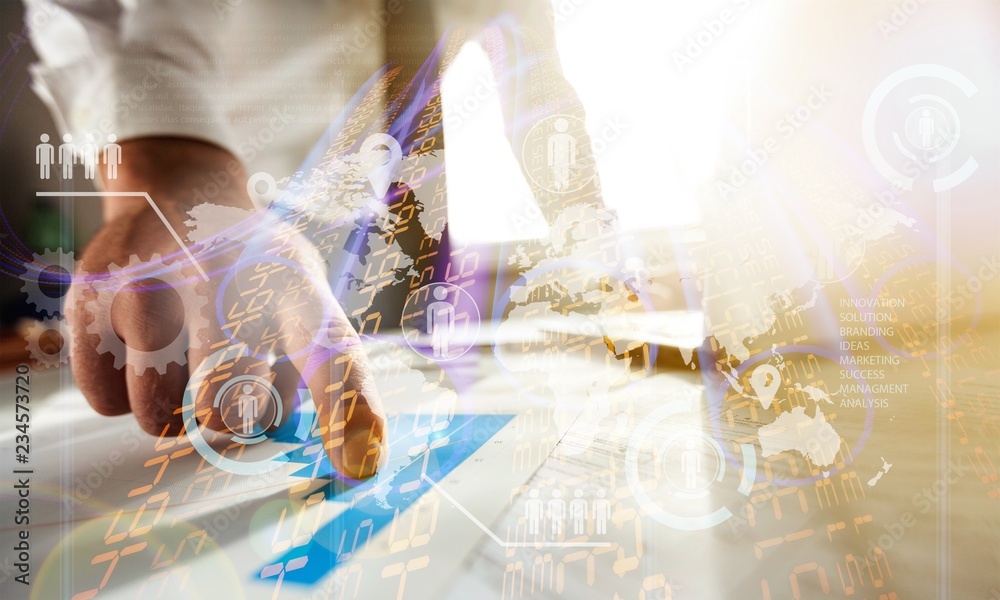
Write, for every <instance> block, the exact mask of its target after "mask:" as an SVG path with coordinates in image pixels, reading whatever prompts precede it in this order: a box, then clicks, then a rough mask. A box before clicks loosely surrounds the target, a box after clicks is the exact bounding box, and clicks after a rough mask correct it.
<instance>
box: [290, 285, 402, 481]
mask: <svg viewBox="0 0 1000 600" xmlns="http://www.w3.org/2000/svg"><path fill="white" fill-rule="evenodd" d="M332 310H333V312H334V315H333V318H332V319H331V320H330V321H329V322H328V324H327V325H326V326H324V328H323V331H321V332H320V335H321V336H326V337H327V338H328V339H329V340H331V342H332V344H330V346H331V347H330V348H326V347H323V346H315V347H314V348H313V349H312V350H311V351H310V352H308V353H299V354H298V355H297V356H296V357H295V358H294V359H293V362H294V364H295V366H296V368H297V369H298V371H299V372H300V373H301V374H302V379H303V380H305V382H306V384H307V385H308V387H309V391H310V392H311V393H312V396H313V401H314V402H315V404H316V414H317V420H318V433H319V434H320V435H321V436H322V439H323V447H324V448H325V449H326V453H327V456H329V458H330V462H331V464H333V466H334V468H335V469H337V470H338V471H340V472H341V473H343V474H344V475H347V476H348V477H351V478H353V479H364V478H367V477H371V476H372V475H374V474H375V473H376V472H377V471H378V470H379V469H380V468H381V467H382V466H383V465H384V464H385V462H386V461H387V460H388V458H389V452H388V443H387V439H386V430H385V425H386V420H385V412H384V411H383V409H382V403H381V400H380V398H379V395H378V391H377V390H376V389H375V385H374V381H373V378H372V374H371V368H370V366H369V365H368V360H367V358H366V356H365V354H364V351H363V350H362V348H361V343H360V339H359V338H358V336H357V334H356V333H355V332H354V330H353V329H352V328H351V327H350V324H349V323H348V321H347V318H346V316H344V314H343V311H342V310H341V309H340V307H339V306H338V305H336V304H335V303H334V304H333V305H332Z"/></svg>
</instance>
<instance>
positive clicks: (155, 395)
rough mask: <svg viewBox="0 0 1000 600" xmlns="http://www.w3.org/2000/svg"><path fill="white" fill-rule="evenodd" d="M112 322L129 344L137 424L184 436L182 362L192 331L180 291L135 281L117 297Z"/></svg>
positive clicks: (184, 378)
mask: <svg viewBox="0 0 1000 600" xmlns="http://www.w3.org/2000/svg"><path fill="white" fill-rule="evenodd" d="M181 291H182V292H183V291H184V290H181ZM111 320H112V323H113V325H114V329H115V333H116V334H117V336H118V338H119V339H120V340H121V341H122V342H123V343H124V348H125V353H126V362H127V363H128V364H127V365H126V367H125V383H126V387H127V390H128V401H129V405H130V406H131V409H132V412H133V413H134V414H135V418H136V421H138V423H139V426H140V427H141V428H142V429H143V431H145V432H147V433H149V434H152V435H157V436H161V437H163V436H177V435H179V434H180V433H181V432H182V430H183V422H182V419H181V415H180V410H179V409H180V405H181V399H182V398H183V395H184V385H185V383H186V382H187V367H186V366H183V365H181V364H179V363H178V362H177V359H179V358H183V355H182V354H179V352H182V351H183V349H186V348H187V332H186V331H185V315H184V304H183V303H182V302H181V299H180V296H179V293H178V291H177V290H175V289H173V288H171V287H169V286H166V285H164V284H163V282H162V281H160V280H157V279H142V280H139V281H136V282H133V283H130V284H128V285H126V286H124V287H122V288H121V289H120V290H119V291H118V293H117V294H115V297H114V300H113V306H112V308H111ZM181 362H183V361H182V360H181Z"/></svg>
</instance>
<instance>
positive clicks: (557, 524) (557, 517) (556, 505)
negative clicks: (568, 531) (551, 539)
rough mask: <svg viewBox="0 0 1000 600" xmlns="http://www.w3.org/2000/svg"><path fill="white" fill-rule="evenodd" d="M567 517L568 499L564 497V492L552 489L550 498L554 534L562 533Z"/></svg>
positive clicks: (550, 515)
mask: <svg viewBox="0 0 1000 600" xmlns="http://www.w3.org/2000/svg"><path fill="white" fill-rule="evenodd" d="M565 518H566V501H565V500H563V499H562V492H560V491H559V490H552V498H550V499H549V519H550V523H551V529H552V535H553V536H558V535H562V532H563V520H564V519H565Z"/></svg>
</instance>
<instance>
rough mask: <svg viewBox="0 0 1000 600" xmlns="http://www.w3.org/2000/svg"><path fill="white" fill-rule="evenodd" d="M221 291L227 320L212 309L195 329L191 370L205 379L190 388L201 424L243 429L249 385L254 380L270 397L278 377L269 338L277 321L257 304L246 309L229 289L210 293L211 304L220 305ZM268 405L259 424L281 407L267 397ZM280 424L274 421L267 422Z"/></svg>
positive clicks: (259, 392)
mask: <svg viewBox="0 0 1000 600" xmlns="http://www.w3.org/2000/svg"><path fill="white" fill-rule="evenodd" d="M219 293H222V294H224V298H223V300H222V302H221V304H220V305H221V306H222V307H223V314H222V316H223V318H224V319H227V320H225V321H224V322H220V320H219V315H217V314H215V313H216V311H215V310H212V311H211V312H212V313H213V314H212V315H211V316H210V318H209V319H208V323H209V325H208V327H206V328H204V329H202V330H200V331H191V332H190V336H191V338H192V340H195V341H194V342H193V343H192V344H191V349H190V350H189V352H188V362H189V375H190V379H191V381H198V382H200V385H199V386H198V388H197V389H191V390H189V391H190V392H191V393H192V394H193V395H194V414H195V417H196V419H197V421H198V423H199V424H200V425H201V426H203V427H207V428H208V429H212V430H214V431H231V432H234V433H242V432H243V426H244V423H243V419H242V413H241V411H240V407H239V398H240V396H243V395H245V394H244V391H243V388H244V387H245V386H246V385H250V386H251V389H250V391H249V393H250V394H251V395H255V396H260V397H261V398H262V399H264V400H266V398H264V396H265V395H268V394H269V392H268V390H269V389H270V386H271V385H272V383H273V382H274V374H273V373H272V371H271V368H270V365H269V360H268V353H269V351H268V347H267V343H266V340H267V338H268V336H269V335H270V332H271V331H272V330H274V329H276V327H275V326H274V325H273V323H272V322H271V319H270V318H269V317H266V316H262V315H263V312H262V311H259V310H258V309H255V308H254V307H251V309H250V310H249V311H248V310H246V307H245V306H244V305H242V303H241V301H240V300H239V298H234V297H232V294H230V293H227V292H226V291H225V290H221V291H218V292H214V293H213V294H212V295H211V296H210V297H212V299H213V301H212V302H210V303H209V304H210V306H212V307H213V308H214V307H215V306H216V303H215V302H214V297H215V294H219ZM247 323H251V324H252V325H247ZM275 400H278V399H275ZM268 407H270V408H269V409H268ZM263 408H264V409H266V410H265V412H261V413H259V414H258V415H257V416H256V417H255V418H253V427H254V428H256V426H257V425H258V424H261V423H264V421H265V418H266V417H269V416H271V415H272V414H273V413H271V412H268V411H269V410H274V409H275V408H277V407H275V406H273V405H272V404H267V403H266V402H265V406H264V407H263ZM274 421H276V419H274ZM276 424H277V423H276V422H274V423H270V422H269V423H268V424H265V425H263V428H268V427H269V426H270V425H276ZM248 433H249V432H248Z"/></svg>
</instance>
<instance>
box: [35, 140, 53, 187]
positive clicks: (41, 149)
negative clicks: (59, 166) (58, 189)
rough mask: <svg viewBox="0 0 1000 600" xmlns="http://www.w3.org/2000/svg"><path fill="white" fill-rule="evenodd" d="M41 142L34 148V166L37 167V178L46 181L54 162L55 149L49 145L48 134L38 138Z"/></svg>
mask: <svg viewBox="0 0 1000 600" xmlns="http://www.w3.org/2000/svg"><path fill="white" fill-rule="evenodd" d="M38 139H39V140H40V141H41V142H42V143H41V144H38V145H37V146H35V164H36V165H38V177H39V178H40V179H48V178H49V173H50V170H51V169H50V168H49V167H51V166H52V163H54V162H55V160H56V148H55V146H53V145H52V144H50V143H49V134H47V133H43V134H42V135H40V136H38Z"/></svg>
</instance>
